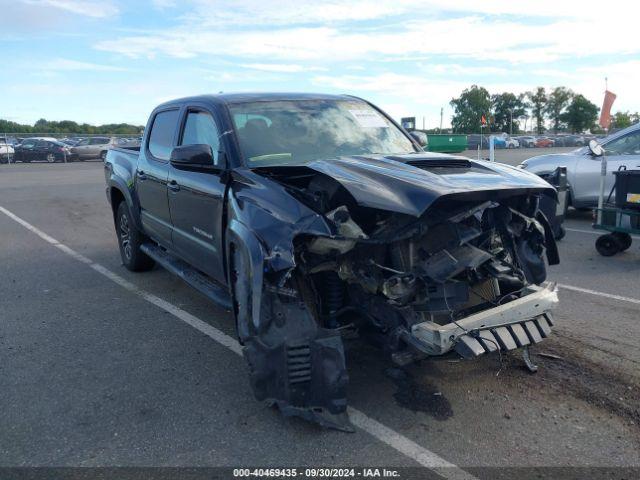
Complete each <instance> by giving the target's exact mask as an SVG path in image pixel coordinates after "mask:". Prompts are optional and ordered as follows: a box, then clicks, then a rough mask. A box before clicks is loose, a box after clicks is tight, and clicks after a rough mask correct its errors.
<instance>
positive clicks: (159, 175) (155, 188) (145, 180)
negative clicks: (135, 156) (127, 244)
mask: <svg viewBox="0 0 640 480" xmlns="http://www.w3.org/2000/svg"><path fill="white" fill-rule="evenodd" d="M179 117H180V109H179V108H177V107H175V108H169V109H166V110H161V111H157V112H155V114H154V118H153V122H152V124H151V127H150V128H151V131H150V132H149V135H148V138H146V139H145V145H143V146H142V149H141V154H140V158H139V160H138V167H137V170H136V180H135V182H136V191H137V193H138V200H139V201H140V219H141V221H142V226H143V227H144V230H145V232H146V233H147V234H148V235H150V236H151V237H152V238H153V239H154V240H155V241H157V242H158V243H160V244H161V245H163V246H165V247H170V246H171V217H170V215H169V203H168V199H167V176H168V175H169V157H170V155H171V150H172V149H173V146H174V145H175V138H176V134H177V130H178V119H179Z"/></svg>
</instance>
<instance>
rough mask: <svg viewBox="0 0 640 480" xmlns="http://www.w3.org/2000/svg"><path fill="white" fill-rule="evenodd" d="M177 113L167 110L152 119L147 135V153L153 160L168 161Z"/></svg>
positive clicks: (176, 111)
mask: <svg viewBox="0 0 640 480" xmlns="http://www.w3.org/2000/svg"><path fill="white" fill-rule="evenodd" d="M178 113H179V111H178V110H168V111H166V112H160V113H158V114H157V115H156V117H155V118H154V120H153V126H152V127H151V133H150V134H149V151H150V152H151V155H153V156H154V157H155V158H158V159H160V160H169V157H170V156H171V149H172V148H173V136H174V134H175V131H176V125H177V123H178Z"/></svg>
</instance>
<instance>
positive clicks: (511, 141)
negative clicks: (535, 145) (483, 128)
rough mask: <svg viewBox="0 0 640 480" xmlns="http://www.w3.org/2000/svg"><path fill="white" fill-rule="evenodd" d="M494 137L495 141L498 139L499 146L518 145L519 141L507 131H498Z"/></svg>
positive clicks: (513, 146)
mask: <svg viewBox="0 0 640 480" xmlns="http://www.w3.org/2000/svg"><path fill="white" fill-rule="evenodd" d="M496 137H497V138H496V141H498V139H499V140H500V148H518V147H520V142H519V141H518V140H517V139H516V138H515V137H512V136H510V135H509V134H508V133H500V134H498V135H497V136H496Z"/></svg>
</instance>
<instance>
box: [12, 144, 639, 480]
mask: <svg viewBox="0 0 640 480" xmlns="http://www.w3.org/2000/svg"><path fill="white" fill-rule="evenodd" d="M552 151H553V150H552V149H545V151H543V152H538V151H537V150H535V151H534V150H524V149H523V150H517V151H498V156H497V158H498V160H500V161H507V162H508V163H512V164H514V163H515V164H517V163H519V162H520V161H521V160H522V159H523V158H519V157H518V155H524V154H523V153H522V152H528V153H529V156H532V155H534V154H537V153H550V152H552ZM514 152H515V153H514ZM524 158H526V157H524ZM0 207H1V209H0V232H1V234H0V258H1V260H0V265H2V269H1V270H0V292H2V293H1V294H0V298H1V299H2V305H1V306H0V319H1V321H0V383H1V385H0V466H25V465H29V466H31V465H57V466H152V465H163V466H316V467H325V466H381V467H382V466H386V467H417V466H420V465H422V466H424V465H431V466H432V467H433V468H434V469H435V471H436V472H437V473H438V474H439V475H440V476H444V477H447V478H465V477H466V478H472V476H475V477H477V478H492V477H495V476H496V471H495V470H486V468H487V467H514V466H516V467H541V466H553V467H567V466H568V467H589V466H599V467H630V466H636V467H638V466H640V448H639V446H640V435H639V434H640V428H639V422H640V369H639V368H638V367H639V365H640V322H639V318H640V287H639V286H638V283H637V278H638V272H639V271H640V238H636V239H635V243H634V245H632V247H631V248H630V249H629V250H628V251H627V252H625V253H622V254H619V255H617V256H615V257H611V258H604V257H601V256H599V255H598V254H597V253H596V251H595V248H594V241H595V239H596V238H597V235H596V234H594V232H593V231H592V230H591V227H590V217H591V214H590V213H584V212H576V211H571V212H570V214H569V218H568V220H567V222H566V223H565V226H566V227H567V236H566V237H565V238H564V240H562V241H561V242H560V243H559V247H560V254H561V264H560V265H558V266H554V267H550V275H549V277H550V278H549V279H550V280H551V281H557V282H558V283H559V284H560V296H561V305H560V307H559V310H558V311H557V313H556V319H557V323H556V328H555V330H554V331H555V334H554V335H553V337H552V338H551V339H549V340H547V341H545V342H543V343H541V344H540V345H538V346H537V347H536V348H535V350H534V353H535V361H536V362H537V363H538V365H539V366H540V369H539V371H538V373H537V374H530V373H528V372H527V371H526V369H525V368H524V367H523V363H522V361H521V359H520V357H519V356H518V354H509V355H503V356H502V358H500V357H498V356H497V355H486V356H484V358H480V359H478V360H475V361H462V360H460V361H458V360H455V361H453V360H426V361H423V362H421V363H420V364H417V365H413V366H411V367H409V368H407V369H406V370H404V371H400V372H399V371H398V370H394V369H390V367H391V365H390V363H388V362H387V361H386V360H385V359H384V358H382V355H381V354H380V353H379V352H378V351H376V350H375V349H373V348H371V347H367V346H364V345H360V344H358V343H355V344H353V345H350V346H349V350H348V353H347V355H348V365H349V375H350V387H349V402H350V405H351V406H352V407H353V408H354V409H355V410H354V412H353V413H354V415H353V417H354V418H355V419H356V420H357V421H356V422H355V423H356V425H357V426H358V427H359V428H358V429H357V432H356V433H355V434H345V433H341V432H336V431H329V430H324V429H321V428H320V427H317V426H315V425H312V424H309V423H307V422H304V421H301V420H298V419H287V418H283V417H282V416H281V415H280V414H279V413H278V412H277V410H275V409H272V408H269V407H266V406H265V405H264V404H262V403H260V402H257V401H256V400H255V399H254V398H253V396H252V393H251V389H250V386H249V382H248V378H247V374H246V367H245V363H244V360H243V359H242V358H241V357H239V356H238V355H237V345H235V344H234V343H233V342H232V341H231V342H229V341H228V340H229V337H227V336H225V335H222V334H226V335H228V336H231V337H233V336H234V333H233V321H232V318H231V315H230V314H229V313H227V312H225V311H223V310H220V309H219V308H217V307H216V306H215V305H212V304H210V303H209V302H208V301H207V300H206V299H205V298H204V297H202V296H201V295H200V294H198V293H197V292H196V291H194V290H192V289H191V288H190V287H188V286H186V285H185V284H183V283H182V282H181V281H180V280H178V279H176V278H174V277H173V276H171V275H170V274H169V273H167V272H165V271H164V270H162V269H160V268H155V269H154V270H153V271H151V272H148V273H144V274H132V273H130V272H128V271H127V270H125V269H124V267H122V266H121V264H120V257H119V254H118V247H117V243H116V237H115V234H114V231H113V220H112V216H111V212H110V209H109V206H108V204H107V202H106V198H105V194H104V179H103V168H102V163H101V162H91V163H72V164H29V165H22V164H14V165H3V166H2V168H0ZM194 327H195V328H194ZM211 327H213V328H211ZM220 342H222V343H220ZM225 342H227V343H226V345H224V344H223V343H225ZM234 349H236V350H234ZM457 467H459V468H457ZM460 469H462V470H460ZM436 478H437V477H436ZM549 478H553V477H549Z"/></svg>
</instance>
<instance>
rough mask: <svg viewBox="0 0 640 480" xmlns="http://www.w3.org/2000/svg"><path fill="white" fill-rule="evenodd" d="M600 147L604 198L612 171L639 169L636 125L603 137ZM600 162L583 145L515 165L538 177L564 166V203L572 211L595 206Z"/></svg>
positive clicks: (639, 131) (639, 126)
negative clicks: (603, 162)
mask: <svg viewBox="0 0 640 480" xmlns="http://www.w3.org/2000/svg"><path fill="white" fill-rule="evenodd" d="M600 144H601V145H602V146H603V147H604V149H605V152H606V156H607V178H606V183H605V195H609V192H610V191H611V189H612V188H613V184H614V175H613V173H612V172H614V171H616V170H618V169H620V168H627V169H628V170H636V169H640V124H638V123H637V124H635V125H632V126H630V127H628V128H625V129H624V130H620V131H619V132H616V133H613V134H611V135H609V136H608V137H606V138H603V139H602V140H601V141H600ZM600 160H601V159H600V157H596V156H594V155H593V154H592V153H591V150H590V149H589V147H588V146H586V147H582V148H579V149H577V150H574V151H572V152H568V153H552V154H550V155H539V156H537V157H533V158H529V159H528V160H525V161H524V162H522V163H521V164H520V165H518V166H519V167H520V168H523V169H525V170H527V171H528V172H531V173H535V174H536V175H540V176H544V175H545V174H549V173H551V172H553V171H554V170H555V169H556V168H557V167H567V180H568V182H569V200H568V203H569V204H570V205H571V206H573V207H575V208H592V207H595V206H596V205H597V204H598V194H599V192H600ZM605 199H606V197H605Z"/></svg>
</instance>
